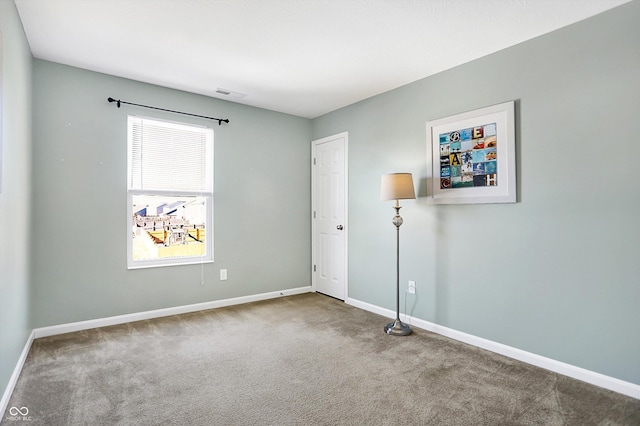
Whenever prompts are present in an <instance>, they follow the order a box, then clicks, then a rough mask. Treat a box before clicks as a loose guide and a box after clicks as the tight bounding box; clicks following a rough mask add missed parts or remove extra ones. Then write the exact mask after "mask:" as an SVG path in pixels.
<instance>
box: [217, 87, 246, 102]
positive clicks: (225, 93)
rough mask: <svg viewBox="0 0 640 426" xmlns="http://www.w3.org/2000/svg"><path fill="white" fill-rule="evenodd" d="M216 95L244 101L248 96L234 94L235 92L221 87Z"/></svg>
mask: <svg viewBox="0 0 640 426" xmlns="http://www.w3.org/2000/svg"><path fill="white" fill-rule="evenodd" d="M216 94H218V95H222V96H228V97H230V98H233V99H242V98H244V97H245V96H247V94H246V93H239V92H234V91H233V90H227V89H222V88H220V87H218V88H217V89H216Z"/></svg>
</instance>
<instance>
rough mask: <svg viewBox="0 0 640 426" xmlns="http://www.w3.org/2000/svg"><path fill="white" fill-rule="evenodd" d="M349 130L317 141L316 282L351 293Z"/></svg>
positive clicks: (326, 290)
mask: <svg viewBox="0 0 640 426" xmlns="http://www.w3.org/2000/svg"><path fill="white" fill-rule="evenodd" d="M347 143H348V134H347V133H340V134H338V135H335V136H330V137H327V138H323V139H319V140H316V141H313V148H312V157H313V158H312V168H313V172H312V192H313V194H312V198H313V202H312V215H313V217H312V221H313V236H312V244H313V249H312V257H313V259H312V262H313V271H312V274H313V278H312V285H313V288H314V290H315V291H317V292H320V293H323V294H326V295H328V296H332V297H335V298H337V299H340V300H344V299H345V297H346V296H347V233H348V229H347V176H348V173H347V164H348V163H347Z"/></svg>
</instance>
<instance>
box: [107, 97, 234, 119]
mask: <svg viewBox="0 0 640 426" xmlns="http://www.w3.org/2000/svg"><path fill="white" fill-rule="evenodd" d="M107 100H108V101H109V103H111V102H116V105H118V108H120V104H127V105H135V106H139V107H142V108H151V109H157V110H160V111H167V112H174V113H176V114H183V115H190V116H192V117H200V118H206V119H209V120H216V121H217V122H218V126H221V125H222V122H225V123H229V119H228V118H214V117H207V116H206V115H198V114H191V113H188V112H182V111H174V110H172V109H165V108H158V107H153V106H149V105H141V104H134V103H133V102H125V101H121V100H120V99H113V98H112V97H109V98H107Z"/></svg>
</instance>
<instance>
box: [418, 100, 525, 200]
mask: <svg viewBox="0 0 640 426" xmlns="http://www.w3.org/2000/svg"><path fill="white" fill-rule="evenodd" d="M514 122H515V102H514V101H509V102H504V103H501V104H498V105H492V106H488V107H484V108H480V109H476V110H473V111H468V112H464V113H461V114H455V115H451V116H449V117H444V118H440V119H437V120H432V121H428V122H427V195H428V198H427V200H428V202H429V203H430V204H478V203H515V202H516V155H515V127H514Z"/></svg>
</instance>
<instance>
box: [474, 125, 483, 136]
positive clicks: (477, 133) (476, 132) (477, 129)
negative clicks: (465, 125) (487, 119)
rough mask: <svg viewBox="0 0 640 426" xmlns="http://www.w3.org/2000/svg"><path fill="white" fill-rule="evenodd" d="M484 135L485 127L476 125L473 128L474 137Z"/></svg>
mask: <svg viewBox="0 0 640 426" xmlns="http://www.w3.org/2000/svg"><path fill="white" fill-rule="evenodd" d="M483 136H484V127H482V126H479V127H474V128H473V139H480V138H481V137H483Z"/></svg>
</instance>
